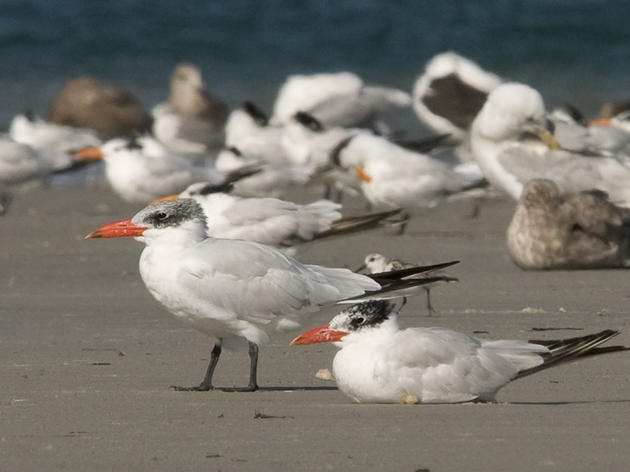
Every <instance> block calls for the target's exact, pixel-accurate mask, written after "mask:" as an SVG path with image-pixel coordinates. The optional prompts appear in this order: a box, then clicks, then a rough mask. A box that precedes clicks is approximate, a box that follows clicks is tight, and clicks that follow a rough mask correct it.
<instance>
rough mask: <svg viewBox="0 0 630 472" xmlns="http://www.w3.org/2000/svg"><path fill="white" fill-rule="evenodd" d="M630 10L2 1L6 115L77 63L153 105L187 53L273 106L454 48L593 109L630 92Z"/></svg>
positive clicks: (405, 0)
mask: <svg viewBox="0 0 630 472" xmlns="http://www.w3.org/2000/svg"><path fill="white" fill-rule="evenodd" d="M629 17H630V2H627V1H606V2H604V1H595V0H554V1H551V0H547V1H545V0H522V1H515V0H486V1H483V2H470V1H453V2H435V1H434V2H425V1H413V0H400V1H391V2H385V1H381V2H379V1H375V0H349V1H334V2H333V1H316V0H294V1H289V0H268V1H245V0H231V1H212V0H188V1H185V2H173V1H166V0H153V1H140V0H108V1H101V0H94V1H89V2H86V1H83V0H60V1H50V0H2V1H0V58H1V61H2V67H1V68H0V103H1V104H2V106H1V108H0V125H2V129H5V128H6V126H7V124H8V122H9V120H10V118H11V117H12V116H13V115H15V114H16V113H18V112H20V111H23V110H25V109H31V110H34V111H35V112H37V113H39V114H44V113H45V111H46V109H47V106H48V104H49V102H50V101H51V99H52V98H53V97H54V96H55V94H56V93H57V91H58V90H59V89H60V88H61V87H62V85H63V83H64V82H65V80H67V79H69V78H71V77H75V76H79V75H92V76H95V77H97V78H100V79H102V80H106V81H112V82H115V83H118V84H119V85H122V86H124V87H126V88H128V89H130V90H131V91H132V92H133V93H134V94H135V95H136V96H137V97H138V98H140V100H141V101H142V102H143V103H144V105H145V106H146V107H151V106H152V105H153V104H155V103H157V102H159V101H161V100H162V99H163V98H164V97H165V96H166V94H167V93H168V80H169V75H170V72H171V69H172V68H173V66H174V65H175V64H176V63H177V62H179V61H181V60H188V61H191V62H194V63H196V64H197V65H199V66H200V67H201V68H202V70H203V72H204V77H205V80H206V82H207V84H209V86H210V88H211V89H212V90H213V91H214V92H215V93H216V94H217V95H219V96H221V97H223V98H224V99H226V100H227V101H228V102H229V103H230V104H231V105H237V104H238V103H240V102H241V101H242V100H244V99H252V100H255V101H257V102H259V103H260V104H261V105H263V107H265V108H267V109H269V108H270V107H271V105H272V103H273V100H274V97H275V93H276V91H277V89H278V87H279V86H280V84H281V83H282V81H283V79H284V78H285V77H286V76H287V75H288V74H291V73H310V72H322V71H338V70H350V71H353V72H356V73H358V74H360V75H361V76H362V77H363V78H364V80H365V81H366V82H370V83H382V84H387V85H392V86H398V87H401V88H403V89H407V90H410V89H411V87H412V85H413V82H414V80H415V78H416V76H417V75H418V74H419V72H420V71H421V70H422V68H423V66H424V64H425V63H426V61H427V60H428V59H429V58H431V57H432V56H433V55H434V54H437V53H439V52H442V51H445V50H455V51H457V52H459V53H460V54H463V55H465V56H467V57H470V58H471V59H473V60H475V61H477V62H479V63H480V65H482V66H483V67H485V68H487V69H489V70H492V71H494V72H496V73H498V74H500V75H501V76H503V77H506V78H510V79H513V80H518V81H523V82H526V83H529V84H530V85H532V86H534V87H536V88H538V89H539V90H540V91H541V92H542V93H543V95H544V96H545V99H546V101H547V102H548V104H549V105H553V104H560V103H562V102H564V101H570V102H572V103H574V104H575V105H578V106H579V107H582V108H583V109H584V110H585V111H586V112H587V113H590V114H593V113H595V112H596V111H597V110H598V108H599V105H600V104H601V102H603V101H604V100H608V99H623V98H630V90H629V85H630V81H629V80H628V79H629V78H630V35H628V32H627V22H626V21H625V20H627V18H629Z"/></svg>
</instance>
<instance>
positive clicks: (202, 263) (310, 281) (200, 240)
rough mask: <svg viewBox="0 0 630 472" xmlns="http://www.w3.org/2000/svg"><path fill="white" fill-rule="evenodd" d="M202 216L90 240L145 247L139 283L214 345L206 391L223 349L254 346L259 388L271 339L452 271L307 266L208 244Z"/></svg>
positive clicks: (160, 212)
mask: <svg viewBox="0 0 630 472" xmlns="http://www.w3.org/2000/svg"><path fill="white" fill-rule="evenodd" d="M212 224H213V223H212V221H209V222H207V221H206V218H205V215H204V213H203V210H202V208H201V206H199V204H197V203H196V202H195V201H194V200H192V199H181V200H172V201H166V202H160V203H156V204H154V205H150V206H148V207H146V208H145V209H143V210H141V211H140V212H138V213H137V214H136V215H135V216H134V217H133V218H131V219H127V220H122V221H118V222H115V223H111V224H109V225H105V226H103V227H101V228H99V229H97V230H96V231H94V232H92V233H90V234H89V235H88V236H87V237H88V238H115V237H121V236H132V237H136V238H137V240H139V241H141V242H143V243H144V244H146V247H145V249H144V250H143V252H142V255H141V256H140V275H141V276H142V280H143V281H144V283H145V285H146V287H147V288H148V290H149V292H150V293H151V294H152V295H153V296H154V297H155V298H156V299H157V300H158V301H159V302H160V303H162V304H163V305H164V306H165V307H166V308H167V309H168V310H169V311H170V312H171V313H173V314H174V315H175V316H176V317H177V318H180V319H181V320H182V321H185V322H187V323H189V324H191V325H192V327H194V328H196V329H198V330H200V331H202V332H204V333H206V334H207V335H208V336H211V337H213V338H214V339H216V341H215V344H214V347H213V349H212V356H211V359H210V363H209V365H208V369H207V371H206V375H205V376H204V379H203V381H202V382H201V384H200V385H198V386H196V387H191V388H177V389H178V390H203V391H206V390H211V389H213V388H214V387H213V385H212V375H213V373H214V369H215V367H216V365H217V362H218V360H219V356H220V354H221V348H222V345H223V343H224V342H225V343H231V342H234V341H235V340H237V339H238V338H244V339H246V340H247V342H248V345H249V356H250V362H251V364H250V376H249V384H248V386H247V387H246V388H244V389H243V390H246V391H253V390H257V389H258V384H257V380H256V372H257V362H258V345H259V344H261V343H264V342H266V341H268V340H269V335H270V333H271V332H272V331H274V330H278V329H291V328H297V327H298V326H299V325H300V322H301V321H302V320H303V318H304V317H305V316H306V315H307V314H308V313H309V312H315V311H317V310H319V308H320V307H322V306H326V305H332V304H336V303H352V301H353V300H360V299H366V298H374V297H376V298H378V297H381V298H382V297H395V296H397V295H396V292H395V291H396V290H401V289H405V288H408V287H411V286H414V285H421V284H423V283H430V282H433V281H435V280H437V279H438V277H435V278H428V279H426V280H424V279H419V280H401V277H403V276H408V275H411V274H413V273H420V272H423V271H427V270H433V269H436V268H441V267H446V266H449V265H452V264H455V263H456V262H449V263H445V264H439V265H437V266H429V267H416V268H413V269H406V270H403V271H398V272H388V273H384V274H374V275H371V276H365V275H361V274H355V273H354V272H352V271H350V270H348V269H332V268H328V267H322V266H317V265H304V264H301V263H299V262H298V261H296V260H295V259H292V258H290V257H288V256H286V255H285V254H283V253H282V252H280V251H279V250H277V249H275V248H273V247H270V246H265V245H263V244H259V243H255V242H250V241H242V240H227V239H215V238H209V237H208V234H207V228H208V225H212Z"/></svg>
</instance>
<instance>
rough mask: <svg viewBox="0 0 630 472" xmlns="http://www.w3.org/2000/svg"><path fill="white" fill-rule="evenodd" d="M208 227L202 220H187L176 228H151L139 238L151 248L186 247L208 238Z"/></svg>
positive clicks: (174, 248)
mask: <svg viewBox="0 0 630 472" xmlns="http://www.w3.org/2000/svg"><path fill="white" fill-rule="evenodd" d="M207 237H208V236H207V233H206V228H205V226H204V225H203V224H201V223H200V222H194V221H191V222H186V223H183V224H181V225H180V226H178V227H176V228H162V229H149V230H147V231H145V232H144V234H143V235H142V237H141V238H138V239H139V240H141V241H143V242H144V243H145V244H146V245H147V246H149V247H151V248H158V247H159V248H168V249H169V250H177V249H186V248H189V247H192V246H194V245H196V244H199V243H200V242H201V241H203V240H204V239H206V238H207Z"/></svg>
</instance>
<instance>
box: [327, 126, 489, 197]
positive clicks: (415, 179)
mask: <svg viewBox="0 0 630 472" xmlns="http://www.w3.org/2000/svg"><path fill="white" fill-rule="evenodd" d="M334 158H335V162H336V163H337V164H338V165H340V166H341V167H343V168H344V169H347V170H349V171H351V172H356V173H357V175H358V176H359V177H360V179H361V180H362V182H361V191H362V192H363V194H364V195H365V197H366V198H367V200H368V201H369V202H370V203H372V204H373V205H376V206H386V207H396V208H399V207H430V206H434V205H436V204H437V203H438V202H439V201H440V200H441V199H442V198H443V197H445V196H447V195H450V194H454V193H458V192H462V191H465V190H468V189H471V188H474V187H477V186H479V185H481V184H482V183H483V180H484V179H483V176H482V175H480V174H479V172H477V171H476V170H474V171H472V172H469V171H468V166H467V167H455V168H451V167H450V166H448V165H447V164H446V163H444V162H441V161H439V160H437V159H434V158H432V157H430V156H428V155H426V154H421V153H418V152H414V151H410V150H408V149H405V148H403V147H401V146H398V145H397V144H395V143H392V142H391V141H389V140H387V139H386V138H384V137H382V136H377V135H373V134H368V133H362V134H357V135H354V136H352V137H350V138H348V139H346V140H345V141H344V142H342V145H341V146H338V147H337V148H336V150H335V153H334ZM462 166H464V165H463V164H462Z"/></svg>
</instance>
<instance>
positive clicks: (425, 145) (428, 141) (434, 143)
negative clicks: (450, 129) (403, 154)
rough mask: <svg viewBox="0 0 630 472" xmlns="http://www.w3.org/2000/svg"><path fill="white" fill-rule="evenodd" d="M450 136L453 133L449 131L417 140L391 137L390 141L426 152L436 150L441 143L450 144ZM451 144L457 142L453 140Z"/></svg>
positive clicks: (413, 149) (415, 150)
mask: <svg viewBox="0 0 630 472" xmlns="http://www.w3.org/2000/svg"><path fill="white" fill-rule="evenodd" d="M450 137H451V135H450V134H449V133H446V134H438V135H435V136H429V137H428V138H425V139H420V140H415V141H409V140H404V139H396V138H390V141H391V142H393V143H394V144H397V145H398V146H400V147H403V148H405V149H408V150H410V151H414V152H418V153H421V154H426V153H429V152H431V151H433V150H435V149H436V148H438V147H439V146H441V145H448V144H449V142H448V140H449V138H450ZM450 144H451V146H454V145H455V144H456V143H454V142H453V143H450Z"/></svg>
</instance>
